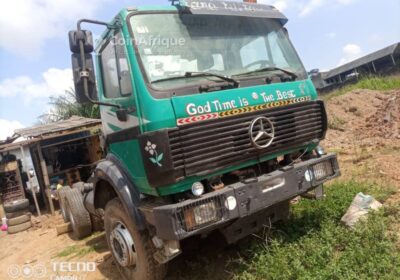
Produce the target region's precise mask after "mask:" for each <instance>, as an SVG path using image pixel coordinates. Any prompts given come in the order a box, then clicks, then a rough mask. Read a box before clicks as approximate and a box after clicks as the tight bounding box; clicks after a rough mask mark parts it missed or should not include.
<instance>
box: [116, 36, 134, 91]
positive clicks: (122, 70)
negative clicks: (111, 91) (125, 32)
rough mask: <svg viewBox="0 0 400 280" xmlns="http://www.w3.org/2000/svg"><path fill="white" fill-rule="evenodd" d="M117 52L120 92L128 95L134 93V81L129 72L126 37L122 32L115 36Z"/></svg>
mask: <svg viewBox="0 0 400 280" xmlns="http://www.w3.org/2000/svg"><path fill="white" fill-rule="evenodd" d="M115 52H116V55H117V59H118V61H117V62H118V66H119V67H118V68H119V69H118V72H119V84H120V92H121V95H122V96H127V95H131V94H132V83H131V77H130V74H129V66H128V58H127V55H126V51H125V43H124V39H123V38H122V36H121V33H118V34H117V35H116V36H115Z"/></svg>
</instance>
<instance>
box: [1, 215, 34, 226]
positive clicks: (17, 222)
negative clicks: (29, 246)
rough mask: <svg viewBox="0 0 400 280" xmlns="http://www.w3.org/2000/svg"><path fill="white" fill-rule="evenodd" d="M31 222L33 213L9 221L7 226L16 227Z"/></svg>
mask: <svg viewBox="0 0 400 280" xmlns="http://www.w3.org/2000/svg"><path fill="white" fill-rule="evenodd" d="M30 220H31V213H27V214H25V215H22V216H19V217H16V218H12V219H9V220H7V225H8V226H16V225H20V224H23V223H26V222H30Z"/></svg>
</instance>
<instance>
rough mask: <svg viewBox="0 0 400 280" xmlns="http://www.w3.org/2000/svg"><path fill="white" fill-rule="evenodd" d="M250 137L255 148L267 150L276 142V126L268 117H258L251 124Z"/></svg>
mask: <svg viewBox="0 0 400 280" xmlns="http://www.w3.org/2000/svg"><path fill="white" fill-rule="evenodd" d="M249 135H250V140H251V143H252V144H253V146H254V147H256V148H257V149H265V148H267V147H268V146H269V145H271V144H272V141H274V137H275V128H274V124H273V123H272V122H271V121H270V120H269V119H268V118H266V117H258V118H256V119H254V120H253V121H252V122H251V125H250V127H249Z"/></svg>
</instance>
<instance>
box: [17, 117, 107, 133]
mask: <svg viewBox="0 0 400 280" xmlns="http://www.w3.org/2000/svg"><path fill="white" fill-rule="evenodd" d="M98 124H101V120H98V119H88V118H83V117H77V116H73V117H71V118H70V119H68V120H65V121H59V122H54V123H49V124H42V125H36V126H32V127H28V128H21V129H17V130H15V133H16V134H19V135H20V136H22V137H25V138H32V137H33V138H34V137H40V136H45V135H50V134H53V133H60V132H63V131H68V130H74V129H78V128H81V127H85V126H94V125H98Z"/></svg>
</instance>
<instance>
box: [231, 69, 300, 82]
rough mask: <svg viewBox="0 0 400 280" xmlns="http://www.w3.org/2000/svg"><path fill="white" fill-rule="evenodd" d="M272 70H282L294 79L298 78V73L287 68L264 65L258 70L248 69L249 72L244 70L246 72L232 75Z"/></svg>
mask: <svg viewBox="0 0 400 280" xmlns="http://www.w3.org/2000/svg"><path fill="white" fill-rule="evenodd" d="M272 71H281V72H283V73H285V74H287V75H289V76H290V77H291V78H292V79H293V80H295V79H297V75H296V74H295V73H293V72H291V71H289V70H285V69H283V68H279V67H263V68H259V69H256V70H252V71H248V72H244V73H239V74H235V75H232V76H235V77H237V76H246V75H250V74H254V73H259V72H272Z"/></svg>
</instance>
